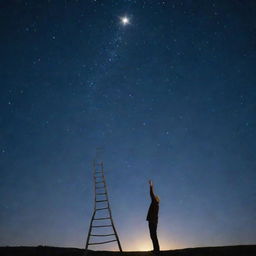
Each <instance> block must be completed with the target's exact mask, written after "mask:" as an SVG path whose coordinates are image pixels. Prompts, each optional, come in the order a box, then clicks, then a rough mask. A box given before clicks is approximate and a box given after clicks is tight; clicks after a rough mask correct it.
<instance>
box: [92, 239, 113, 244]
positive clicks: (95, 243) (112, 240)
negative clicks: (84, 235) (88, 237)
mask: <svg viewBox="0 0 256 256" xmlns="http://www.w3.org/2000/svg"><path fill="white" fill-rule="evenodd" d="M115 241H117V240H110V241H105V242H100V243H91V244H88V245H95V244H107V243H111V242H115Z"/></svg>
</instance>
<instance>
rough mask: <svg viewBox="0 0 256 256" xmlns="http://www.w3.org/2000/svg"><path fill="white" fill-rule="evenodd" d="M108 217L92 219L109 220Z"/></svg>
mask: <svg viewBox="0 0 256 256" xmlns="http://www.w3.org/2000/svg"><path fill="white" fill-rule="evenodd" d="M109 219H110V217H106V218H96V219H93V220H109Z"/></svg>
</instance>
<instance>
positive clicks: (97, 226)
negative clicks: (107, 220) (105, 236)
mask: <svg viewBox="0 0 256 256" xmlns="http://www.w3.org/2000/svg"><path fill="white" fill-rule="evenodd" d="M106 227H112V225H95V226H92V228H106Z"/></svg>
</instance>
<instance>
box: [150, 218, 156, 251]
mask: <svg viewBox="0 0 256 256" xmlns="http://www.w3.org/2000/svg"><path fill="white" fill-rule="evenodd" d="M148 226H149V232H150V237H151V240H152V243H153V247H154V251H155V252H159V243H158V239H157V233H156V229H157V223H154V222H151V221H149V222H148Z"/></svg>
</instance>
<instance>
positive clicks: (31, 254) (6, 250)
mask: <svg viewBox="0 0 256 256" xmlns="http://www.w3.org/2000/svg"><path fill="white" fill-rule="evenodd" d="M0 255H1V256H84V250H83V249H77V248H61V247H49V246H37V247H26V246H19V247H9V246H6V247H0ZM121 255H123V256H137V255H138V256H151V255H153V254H152V252H123V253H122V254H121V253H120V252H107V251H89V253H88V256H121ZM160 255H161V256H255V255H256V245H237V246H222V247H198V248H187V249H179V250H170V251H161V254H160Z"/></svg>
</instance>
